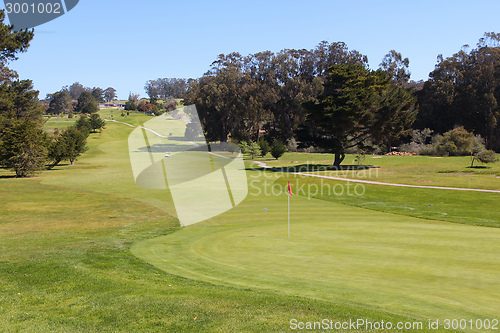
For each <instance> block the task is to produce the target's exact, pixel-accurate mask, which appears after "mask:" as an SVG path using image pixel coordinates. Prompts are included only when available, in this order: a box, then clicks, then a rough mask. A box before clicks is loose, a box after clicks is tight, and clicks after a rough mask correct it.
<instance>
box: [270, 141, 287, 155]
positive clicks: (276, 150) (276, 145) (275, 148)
mask: <svg viewBox="0 0 500 333" xmlns="http://www.w3.org/2000/svg"><path fill="white" fill-rule="evenodd" d="M285 152H286V146H285V144H284V143H283V142H281V141H280V140H278V139H274V140H273V143H272V144H271V155H273V157H274V158H275V159H278V158H280V157H281V156H283V154H284V153H285Z"/></svg>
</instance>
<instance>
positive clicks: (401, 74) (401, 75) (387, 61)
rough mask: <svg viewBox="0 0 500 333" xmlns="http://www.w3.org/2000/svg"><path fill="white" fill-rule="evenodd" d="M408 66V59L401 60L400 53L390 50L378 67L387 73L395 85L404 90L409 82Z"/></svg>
mask: <svg viewBox="0 0 500 333" xmlns="http://www.w3.org/2000/svg"><path fill="white" fill-rule="evenodd" d="M409 65H410V60H408V58H404V59H403V56H402V55H401V53H399V52H396V51H394V50H391V51H389V53H387V54H386V55H385V57H384V59H382V62H381V63H380V65H379V66H380V68H382V69H383V70H385V71H387V72H388V73H389V75H390V76H391V79H392V82H393V83H394V84H395V85H397V86H399V87H402V88H404V87H406V84H407V83H408V80H410V71H409V70H408V66H409Z"/></svg>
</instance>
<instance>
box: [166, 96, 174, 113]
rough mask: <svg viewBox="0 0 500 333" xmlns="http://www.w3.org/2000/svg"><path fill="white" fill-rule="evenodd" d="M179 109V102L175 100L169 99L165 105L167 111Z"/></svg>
mask: <svg viewBox="0 0 500 333" xmlns="http://www.w3.org/2000/svg"><path fill="white" fill-rule="evenodd" d="M176 108H177V101H176V100H175V99H174V98H169V99H168V101H167V102H166V103H165V111H167V112H168V111H173V110H175V109H176Z"/></svg>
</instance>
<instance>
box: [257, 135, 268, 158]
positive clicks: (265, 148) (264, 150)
mask: <svg viewBox="0 0 500 333" xmlns="http://www.w3.org/2000/svg"><path fill="white" fill-rule="evenodd" d="M259 146H260V150H261V156H262V157H264V156H266V155H267V153H269V152H270V151H271V147H270V146H269V142H267V141H266V140H264V138H260V140H259Z"/></svg>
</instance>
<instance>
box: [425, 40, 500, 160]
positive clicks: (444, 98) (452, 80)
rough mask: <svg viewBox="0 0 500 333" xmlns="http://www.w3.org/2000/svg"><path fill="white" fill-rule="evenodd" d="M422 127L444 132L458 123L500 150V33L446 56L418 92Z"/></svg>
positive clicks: (439, 58) (490, 146)
mask: <svg viewBox="0 0 500 333" xmlns="http://www.w3.org/2000/svg"><path fill="white" fill-rule="evenodd" d="M418 99H419V105H420V112H419V115H418V119H417V122H416V126H418V127H419V128H425V127H428V128H431V129H433V130H434V131H436V132H439V133H444V132H446V131H449V130H451V129H453V128H455V127H457V126H464V128H465V129H466V130H468V131H470V132H473V133H474V134H479V135H481V136H482V137H483V138H484V139H485V141H486V146H487V148H488V149H496V150H498V149H500V34H495V33H486V34H485V37H484V38H482V39H480V41H479V43H478V44H477V47H476V48H475V49H470V48H469V46H467V45H464V46H463V48H462V50H460V51H459V52H457V53H456V54H454V55H453V56H451V57H449V58H446V59H444V58H443V57H442V56H441V55H440V56H438V64H437V65H436V67H435V69H434V70H433V71H432V72H431V73H430V74H429V80H428V81H427V82H425V84H424V88H423V89H422V91H421V92H419V94H418Z"/></svg>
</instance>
